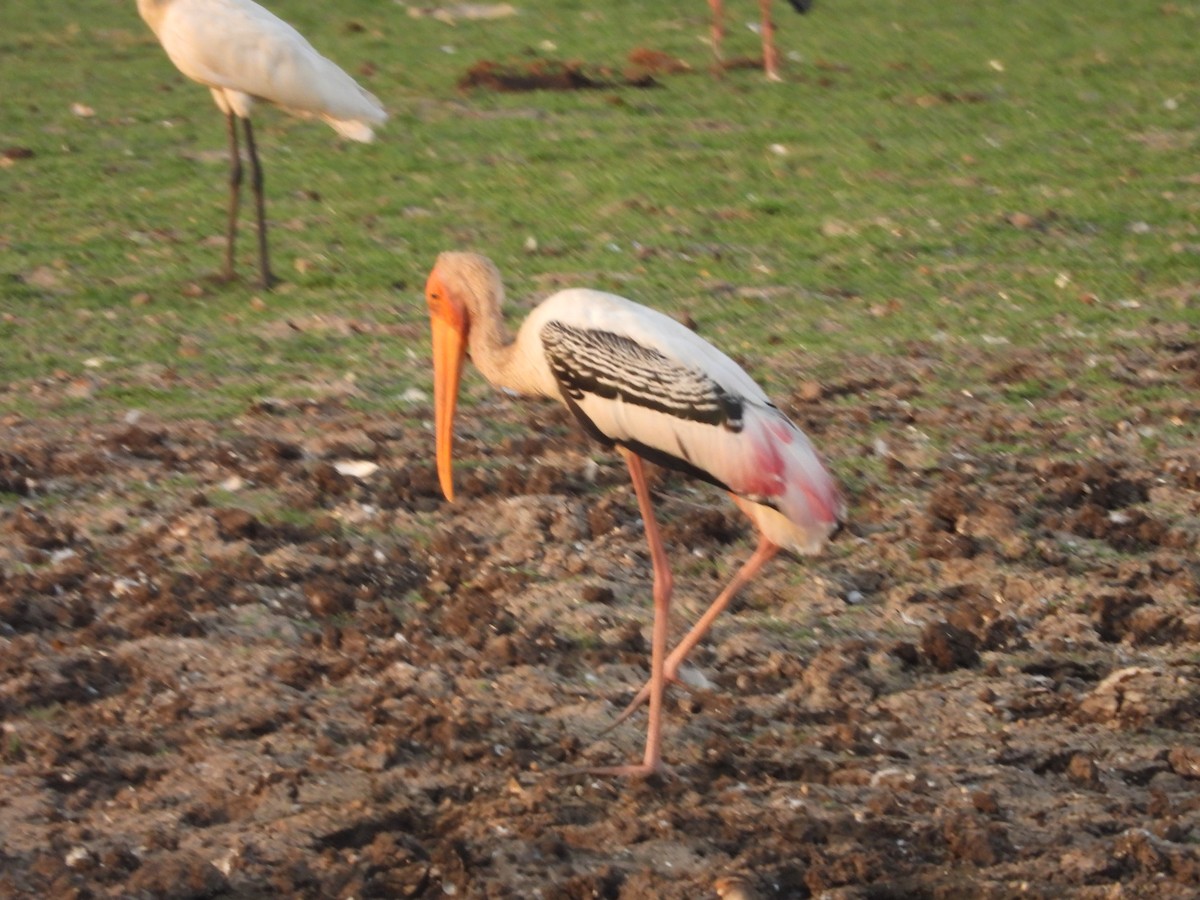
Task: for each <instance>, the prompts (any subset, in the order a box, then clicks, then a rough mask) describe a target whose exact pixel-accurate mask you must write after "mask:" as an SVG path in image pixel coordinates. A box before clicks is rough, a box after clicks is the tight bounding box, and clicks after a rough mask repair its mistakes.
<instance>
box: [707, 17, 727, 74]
mask: <svg viewBox="0 0 1200 900" xmlns="http://www.w3.org/2000/svg"><path fill="white" fill-rule="evenodd" d="M708 6H709V9H711V10H712V25H710V26H709V33H710V34H711V35H712V51H713V71H714V72H716V73H717V74H720V73H721V71H722V66H721V41H722V39H723V38H724V37H725V21H724V19H725V10H724V8H723V6H722V0H708Z"/></svg>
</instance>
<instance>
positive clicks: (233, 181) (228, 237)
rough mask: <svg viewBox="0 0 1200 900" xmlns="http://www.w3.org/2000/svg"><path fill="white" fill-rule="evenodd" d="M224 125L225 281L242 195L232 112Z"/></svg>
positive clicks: (230, 268)
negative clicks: (226, 181)
mask: <svg viewBox="0 0 1200 900" xmlns="http://www.w3.org/2000/svg"><path fill="white" fill-rule="evenodd" d="M225 127H226V129H227V130H228V131H229V221H228V222H227V223H226V225H225V271H224V272H222V273H221V277H222V278H223V279H224V280H225V281H232V280H233V252H234V244H236V243H237V226H238V205H239V204H240V202H241V196H242V152H241V150H240V149H239V147H238V135H237V121H236V119H235V118H234V115H233V113H232V112H227V113H225Z"/></svg>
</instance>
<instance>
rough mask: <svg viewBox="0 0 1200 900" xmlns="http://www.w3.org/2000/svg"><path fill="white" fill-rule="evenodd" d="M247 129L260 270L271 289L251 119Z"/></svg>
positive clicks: (259, 170) (272, 279) (260, 179)
mask: <svg viewBox="0 0 1200 900" xmlns="http://www.w3.org/2000/svg"><path fill="white" fill-rule="evenodd" d="M242 124H243V125H244V127H245V129H246V152H247V155H248V156H249V157H250V186H251V187H252V188H253V189H254V213H255V215H256V217H257V219H258V270H259V274H260V276H261V283H262V286H263V287H264V288H267V289H270V287H271V286H272V285H273V284H275V276H274V275H272V274H271V262H270V258H269V256H268V255H267V209H266V200H265V199H264V198H263V173H262V166H261V165H260V164H259V162H258V150H257V148H256V147H255V146H254V126H253V125H251V124H250V120H249V119H243V120H242Z"/></svg>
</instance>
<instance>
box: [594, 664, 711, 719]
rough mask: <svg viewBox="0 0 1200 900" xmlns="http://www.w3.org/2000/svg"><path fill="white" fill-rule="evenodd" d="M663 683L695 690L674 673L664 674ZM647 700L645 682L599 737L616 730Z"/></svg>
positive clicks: (686, 689)
mask: <svg viewBox="0 0 1200 900" xmlns="http://www.w3.org/2000/svg"><path fill="white" fill-rule="evenodd" d="M663 681H664V682H666V685H672V684H674V685H678V686H679V687H681V688H683V689H684V690H685V691H691V690H694V689H695V688H694V687H693V685H690V684H688V683H687V682H686V681H683V680H682V679H680V678H679V676H678V674H676V673H675V672H671V673H669V674H667V673H664V675H663ZM649 700H650V682H649V681H647V682H646V683H645V684H643V685H642V689H641V690H640V691H638V692H637V693H636V694H634V695H633V699H632V700H630V701H629V704H628V705H627V706H626V707H625V708H624V709H623V710H621V713H620V715H618V716H617V717H616V718H615V719H613V720H612V722H611V723H609V725H608V727H606V728H605V729H604V730H603V731H601V732H600V734H601V735H605V734H608V733H609V732H610V731H612V730H613V729H614V728H616V727H617V726H618V725H620V724H621V723H622V722H624V721H625V720H626V719H628V718H629V717H630V716H632V715H633V714H634V713H635V712H637V711H638V709H639V708H640V707H641V706H642V705H643V704H645V703H646V702H648V701H649Z"/></svg>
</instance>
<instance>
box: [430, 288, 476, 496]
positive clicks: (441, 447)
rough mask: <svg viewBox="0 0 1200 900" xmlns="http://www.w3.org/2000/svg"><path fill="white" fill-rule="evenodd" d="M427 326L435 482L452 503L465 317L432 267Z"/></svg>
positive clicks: (465, 334) (464, 340)
mask: <svg viewBox="0 0 1200 900" xmlns="http://www.w3.org/2000/svg"><path fill="white" fill-rule="evenodd" d="M425 302H426V303H428V304H429V324H430V328H431V329H432V332H433V413H434V431H435V434H436V437H437V470H438V482H439V483H440V484H441V486H442V493H443V494H445V495H446V499H447V500H453V499H454V466H453V450H454V411H455V409H456V407H457V405H458V384H459V381H460V379H461V378H462V367H463V359H464V358H465V357H466V355H467V324H468V323H467V313H466V310H465V309H464V307H463V306H462V304H461V303H459V302H457V301H456V300H455V299H454V298H453V296H452V295H451V294H450V292H449V291H447V290H446V286H445V284H443V282H442V279H441V275H440V274H439V272H438V270H437V267H436V266H435V267H434V269H433V271H432V272H430V273H429V280H428V281H426V283H425Z"/></svg>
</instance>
